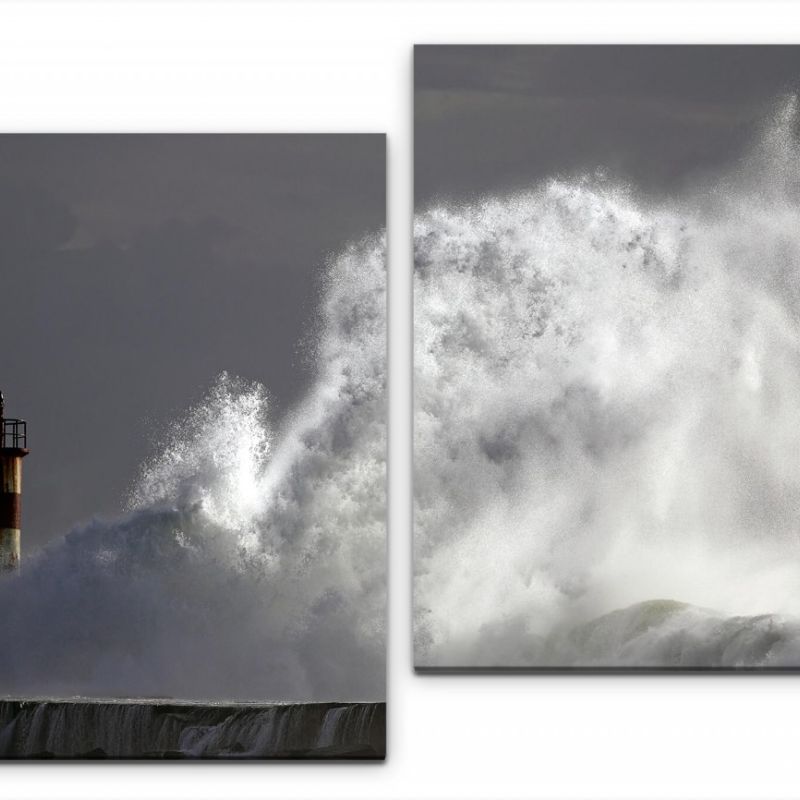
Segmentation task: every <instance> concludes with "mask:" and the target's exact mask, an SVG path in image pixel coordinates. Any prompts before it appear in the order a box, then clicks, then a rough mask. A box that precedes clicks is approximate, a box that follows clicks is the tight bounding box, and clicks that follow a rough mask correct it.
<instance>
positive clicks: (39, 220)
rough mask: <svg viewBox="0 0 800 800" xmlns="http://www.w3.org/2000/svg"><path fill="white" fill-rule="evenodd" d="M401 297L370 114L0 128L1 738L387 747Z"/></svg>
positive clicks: (374, 754)
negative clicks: (392, 368)
mask: <svg viewBox="0 0 800 800" xmlns="http://www.w3.org/2000/svg"><path fill="white" fill-rule="evenodd" d="M385 289H386V269H385V137H384V136H382V135H161V134H158V135H3V136H0V292H1V293H2V319H3V330H4V334H5V336H4V338H5V341H4V345H3V348H2V353H0V388H2V390H3V391H4V393H5V397H4V400H5V403H4V408H3V410H2V417H3V419H2V434H3V437H2V451H1V452H0V462H2V475H3V485H2V494H1V495H0V561H2V571H0V609H2V613H0V756H1V757H5V758H81V757H94V758H104V757H107V758H146V757H152V758H170V757H171V758H367V759H375V758H383V757H384V753H385V719H386V706H385V623H386V619H385V613H386V561H385V559H386V524H385V509H386V490H385V452H386V403H385V377H386V358H385V353H386V346H385V331H386V303H385ZM23 419H24V420H26V424H25V423H23V422H22V420H23ZM23 473H24V474H23Z"/></svg>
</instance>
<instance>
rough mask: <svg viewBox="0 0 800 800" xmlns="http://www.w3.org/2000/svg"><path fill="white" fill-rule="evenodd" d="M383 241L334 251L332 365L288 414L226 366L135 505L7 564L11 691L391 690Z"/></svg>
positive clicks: (1, 676) (259, 695) (174, 433)
mask: <svg viewBox="0 0 800 800" xmlns="http://www.w3.org/2000/svg"><path fill="white" fill-rule="evenodd" d="M384 250H385V244H384V238H383V236H382V235H378V236H373V237H369V238H367V239H365V240H364V241H361V242H358V243H355V244H353V245H352V246H350V247H348V248H346V249H345V250H344V251H343V252H342V253H340V254H338V255H336V256H334V257H332V258H331V260H330V264H329V267H328V270H327V273H326V278H325V281H324V287H323V290H322V292H321V297H320V305H319V312H318V317H317V319H318V325H317V329H316V330H315V331H312V332H310V334H309V339H310V340H313V345H312V350H313V352H311V354H310V355H311V357H312V358H313V359H314V360H315V363H316V365H317V368H316V379H315V381H314V383H313V385H312V386H311V388H310V389H309V391H308V394H307V396H306V397H305V398H304V399H303V400H302V402H301V403H300V405H299V407H297V408H296V409H294V411H293V412H292V413H291V414H290V415H289V418H288V419H287V420H285V421H284V422H283V423H282V424H281V425H280V426H278V427H277V428H276V427H274V426H273V423H272V421H271V419H270V408H269V390H268V387H264V386H261V385H258V384H253V383H250V382H246V381H244V380H241V379H239V378H237V377H235V376H232V375H228V374H223V375H221V376H219V377H218V378H217V380H216V381H215V382H213V385H212V386H211V388H210V389H209V392H208V395H207V397H206V398H205V400H204V401H203V402H201V403H199V404H198V405H197V406H196V407H194V408H191V409H189V410H188V411H187V412H186V414H185V415H184V416H183V417H182V418H181V419H179V420H177V421H176V422H175V423H174V425H172V427H171V428H170V429H169V430H168V431H167V432H166V433H165V434H164V436H163V440H162V441H161V442H159V444H158V447H157V451H156V452H155V454H154V456H153V458H152V460H151V461H150V462H149V463H147V464H145V465H143V467H142V469H141V473H140V475H139V476H138V478H137V480H136V481H135V483H134V485H133V487H132V489H131V492H130V503H129V508H128V509H127V511H126V512H125V513H121V514H120V516H119V517H118V518H117V519H113V520H110V521H108V520H100V519H96V520H92V521H89V522H88V523H86V524H83V525H80V526H78V527H76V528H74V529H72V530H69V531H66V532H65V535H63V536H57V537H55V539H54V541H53V542H52V544H50V545H49V546H48V547H46V548H45V549H44V550H43V551H42V552H41V553H39V554H38V555H36V556H33V557H24V559H23V567H22V569H21V571H20V572H19V573H18V574H12V575H4V576H2V577H0V607H2V609H3V613H2V614H0V693H2V694H3V695H6V696H11V697H15V698H23V699H24V698H31V697H72V696H74V695H76V694H77V695H85V696H87V697H95V698H104V697H123V698H137V697H144V698H147V697H166V698H179V699H183V700H193V701H200V702H204V701H209V700H226V701H243V700H244V701H258V702H261V703H268V702H274V701H302V702H311V701H317V702H328V701H336V702H338V703H342V702H348V701H368V702H379V701H382V700H383V699H384V698H385V609H386V568H385V567H386V565H385V551H386V525H385V508H386V502H385V494H386V492H385V450H386V409H385V390H384V389H385V374H386V365H385V326H386V310H385V283H386V280H385V258H384ZM253 346H254V347H259V346H261V344H260V343H258V342H254V343H253ZM210 381H213V376H210ZM31 469H32V467H31ZM23 536H24V532H23ZM137 713H139V712H137ZM142 713H143V712H142ZM48 714H49V712H48ZM54 735H55V734H54ZM326 736H327V734H326ZM328 738H330V737H328ZM44 749H47V748H44Z"/></svg>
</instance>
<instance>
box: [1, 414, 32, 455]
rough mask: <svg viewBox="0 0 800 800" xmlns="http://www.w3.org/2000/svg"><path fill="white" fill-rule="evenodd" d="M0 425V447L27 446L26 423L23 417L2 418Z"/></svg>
mask: <svg viewBox="0 0 800 800" xmlns="http://www.w3.org/2000/svg"><path fill="white" fill-rule="evenodd" d="M0 425H1V427H0V447H2V448H3V449H7V448H11V449H15V450H16V449H22V450H24V449H25V448H26V447H27V446H28V423H27V422H25V420H24V419H3V420H0Z"/></svg>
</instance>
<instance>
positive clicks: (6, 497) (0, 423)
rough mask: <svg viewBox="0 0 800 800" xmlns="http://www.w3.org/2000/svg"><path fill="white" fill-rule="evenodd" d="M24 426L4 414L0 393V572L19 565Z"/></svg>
mask: <svg viewBox="0 0 800 800" xmlns="http://www.w3.org/2000/svg"><path fill="white" fill-rule="evenodd" d="M27 437H28V431H27V423H26V422H25V420H22V419H9V418H7V417H6V415H5V409H4V403H3V393H2V392H0V477H1V478H2V484H1V485H0V572H7V571H9V570H14V569H16V568H17V567H18V566H19V557H20V527H21V517H22V459H23V458H25V456H26V455H28V447H27V445H28V442H27Z"/></svg>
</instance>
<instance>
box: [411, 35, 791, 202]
mask: <svg viewBox="0 0 800 800" xmlns="http://www.w3.org/2000/svg"><path fill="white" fill-rule="evenodd" d="M798 88H800V56H798V53H797V49H796V48H794V47H780V46H765V47H754V46H735V47H692V46H631V47H624V46H572V47H570V46H460V45H459V46H418V47H417V48H416V49H415V89H416V91H415V144H414V153H415V162H414V163H415V192H416V198H417V203H418V205H419V206H420V207H421V206H424V205H425V204H427V203H429V202H431V201H432V200H433V199H434V198H437V197H438V198H457V199H458V198H462V199H463V198H464V197H468V196H475V195H480V194H484V193H487V192H492V191H502V190H513V189H516V188H520V187H524V186H529V185H531V184H532V183H535V182H536V181H538V180H540V179H541V178H543V177H545V176H550V175H554V174H558V173H574V172H582V171H593V170H595V169H598V168H602V169H604V170H606V171H608V172H610V173H612V174H614V175H618V176H619V177H621V178H623V179H627V180H632V181H634V182H635V183H636V184H637V185H640V186H642V187H644V188H645V189H659V190H668V191H669V190H672V189H675V188H678V187H679V186H680V184H681V183H682V182H683V181H684V180H686V178H687V177H688V176H689V175H691V174H693V173H694V172H695V171H697V170H700V169H702V170H707V169H711V168H713V167H714V166H715V165H718V164H720V163H723V162H725V161H727V160H729V159H731V158H734V157H736V155H737V154H738V153H739V152H740V150H741V148H742V146H743V145H744V144H745V143H746V142H747V141H748V140H749V139H750V137H751V136H752V135H753V131H754V126H755V125H756V124H757V121H758V120H760V119H761V118H762V117H763V115H764V112H765V108H767V107H768V106H769V104H770V103H771V102H773V101H774V99H775V98H776V97H777V96H778V95H781V94H785V93H787V92H792V91H797V90H798Z"/></svg>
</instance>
